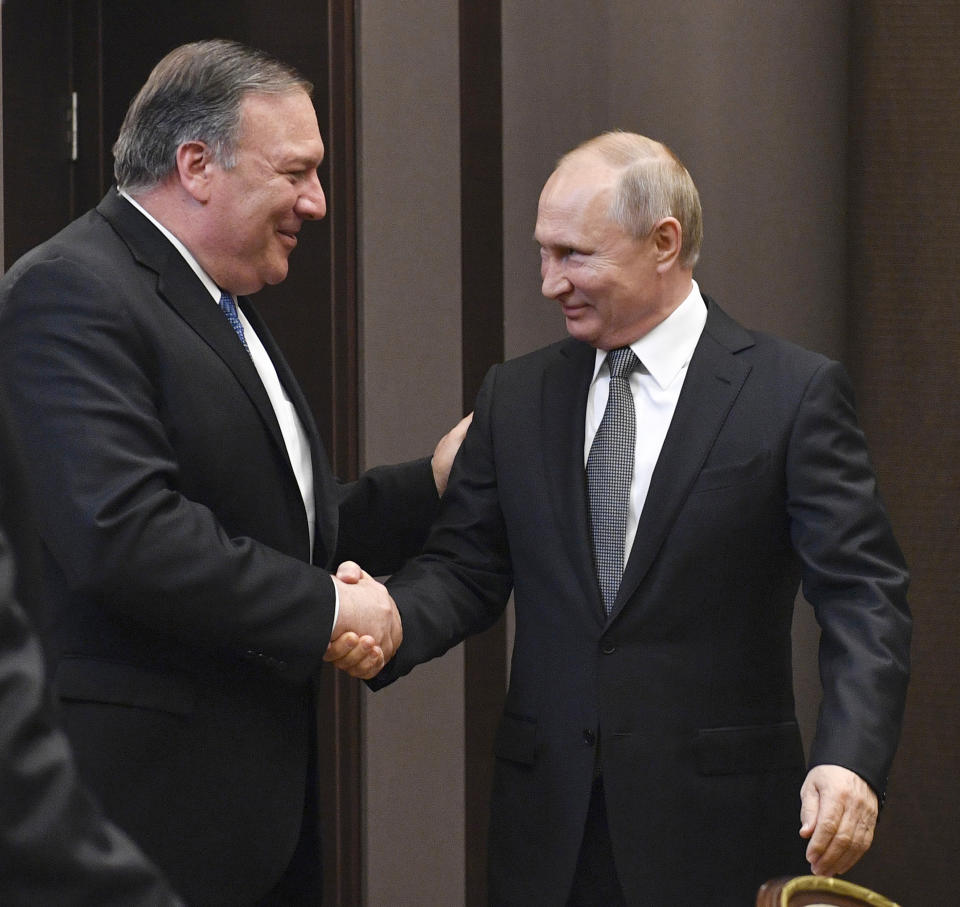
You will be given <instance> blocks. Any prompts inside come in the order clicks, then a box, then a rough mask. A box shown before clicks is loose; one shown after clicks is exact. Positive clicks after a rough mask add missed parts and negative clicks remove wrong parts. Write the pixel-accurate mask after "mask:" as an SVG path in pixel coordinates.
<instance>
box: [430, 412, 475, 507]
mask: <svg viewBox="0 0 960 907" xmlns="http://www.w3.org/2000/svg"><path fill="white" fill-rule="evenodd" d="M472 421H473V413H470V414H468V415H466V416H464V417H463V418H462V419H461V420H460V421H459V422H458V423H457V424H456V425H454V427H453V428H451V429H450V431H448V432H447V433H446V434H445V435H444V436H443V437H442V438H441V439H440V441H439V442H438V443H437V447H436V449H435V450H434V452H433V460H432V461H431V463H430V465H431V466H432V467H433V481H434V483H435V484H436V486H437V494H439V495H443V493H444V492H445V491H446V490H447V479H449V478H450V468H451V467H452V466H453V459H454V457H456V455H457V451H458V450H460V445H461V444H462V443H463V439H464V436H465V435H466V433H467V429H468V428H469V427H470V423H471V422H472Z"/></svg>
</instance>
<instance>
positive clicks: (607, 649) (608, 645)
mask: <svg viewBox="0 0 960 907" xmlns="http://www.w3.org/2000/svg"><path fill="white" fill-rule="evenodd" d="M601 651H602V652H603V654H604V655H613V653H614V652H616V651H617V647H616V646H615V645H614V644H613V643H612V642H605V643H604V644H603V649H602V650H601Z"/></svg>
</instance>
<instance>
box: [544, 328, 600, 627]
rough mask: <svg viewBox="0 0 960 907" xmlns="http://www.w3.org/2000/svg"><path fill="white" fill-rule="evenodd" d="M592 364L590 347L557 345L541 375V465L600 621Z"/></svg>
mask: <svg viewBox="0 0 960 907" xmlns="http://www.w3.org/2000/svg"><path fill="white" fill-rule="evenodd" d="M595 361H596V357H595V351H594V349H593V347H591V346H588V345H587V344H584V343H578V342H577V341H574V340H569V341H565V342H564V343H562V344H560V346H559V348H558V354H557V355H556V356H555V357H554V358H553V359H552V360H551V362H550V363H549V364H548V366H547V367H546V369H544V373H543V388H542V403H543V405H542V408H541V413H542V418H543V441H544V443H543V450H542V453H543V463H544V469H545V471H546V475H547V482H548V486H549V488H550V492H551V494H550V497H551V501H552V505H553V508H554V514H555V516H556V524H557V527H558V530H559V532H560V535H561V537H562V538H563V544H564V547H565V548H566V552H567V556H568V558H569V559H570V562H571V564H572V565H573V568H574V572H575V573H576V575H577V576H578V577H579V579H580V582H581V585H582V591H583V595H584V598H585V599H586V600H587V601H588V602H589V603H590V606H591V607H590V610H591V611H592V613H593V614H595V615H596V616H597V619H598V620H599V619H600V616H601V615H602V613H603V603H602V600H601V597H600V587H599V585H598V584H597V580H596V571H595V569H594V565H593V553H592V549H591V544H590V528H589V527H590V516H589V514H588V512H587V487H586V477H585V474H584V469H583V438H584V413H585V411H586V406H587V391H588V390H589V387H590V379H591V377H592V376H593V365H594V362H595Z"/></svg>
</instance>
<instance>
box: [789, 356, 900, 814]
mask: <svg viewBox="0 0 960 907" xmlns="http://www.w3.org/2000/svg"><path fill="white" fill-rule="evenodd" d="M787 486H788V510H789V514H790V517H791V526H792V530H791V531H792V536H793V543H794V547H795V549H796V550H797V552H798V553H799V555H800V557H801V560H802V564H803V593H804V596H805V598H806V599H807V601H809V602H810V603H811V604H812V606H813V607H814V609H815V612H816V616H817V621H818V623H819V624H820V628H821V639H820V677H821V683H822V686H823V700H822V704H821V708H820V714H819V719H818V723H817V731H816V735H815V739H814V741H813V745H812V749H811V757H810V761H811V764H812V765H817V764H826V763H829V764H835V765H842V766H844V767H846V768H849V769H851V770H853V771H855V772H857V773H858V774H859V775H861V777H863V778H864V779H865V780H866V781H867V782H868V783H869V784H870V785H871V786H872V787H873V788H874V790H875V791H876V792H877V793H878V795H879V796H880V797H881V799H882V798H883V795H884V792H885V789H886V781H887V774H888V772H889V770H890V764H891V762H892V760H893V754H894V750H895V749H896V745H897V742H898V740H899V736H900V727H901V722H902V716H903V710H904V704H905V699H906V687H907V680H908V676H909V647H910V635H911V619H910V612H909V608H908V605H907V586H908V581H909V575H908V572H907V567H906V564H905V563H904V559H903V555H902V554H901V552H900V549H899V548H898V546H897V543H896V541H895V539H894V537H893V532H892V529H891V526H890V522H889V520H888V518H887V515H886V513H885V512H884V508H883V506H882V504H881V502H880V498H879V496H878V493H877V487H876V481H875V478H874V472H873V469H872V467H871V464H870V461H869V457H868V454H867V448H866V443H865V440H864V437H863V434H862V432H861V430H860V428H859V427H858V425H857V421H856V415H855V411H854V403H853V392H852V388H851V386H850V382H849V380H848V378H847V376H846V374H845V373H844V371H843V369H842V368H841V367H840V366H839V365H837V364H836V363H829V364H826V365H824V366H823V367H821V369H820V370H819V371H818V372H817V373H816V374H815V375H814V377H813V378H812V380H811V381H810V383H809V386H808V388H807V391H806V393H805V395H804V398H803V400H802V402H801V405H800V409H799V412H798V415H797V419H796V422H795V426H794V429H793V432H792V434H791V439H790V447H789V453H788V461H787Z"/></svg>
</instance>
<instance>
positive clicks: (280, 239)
mask: <svg viewBox="0 0 960 907" xmlns="http://www.w3.org/2000/svg"><path fill="white" fill-rule="evenodd" d="M322 160H323V142H322V140H321V138H320V129H319V127H318V126H317V116H316V113H315V112H314V109H313V104H312V103H311V101H310V98H309V97H308V96H307V94H306V93H305V92H302V91H291V92H288V93H286V94H269V95H267V94H251V95H248V96H247V97H246V98H245V99H244V100H243V104H242V107H241V126H240V136H239V140H238V142H237V148H236V164H235V166H233V167H231V168H230V169H224V168H222V167H220V166H219V165H218V164H211V165H210V168H211V174H210V187H209V195H208V197H207V203H206V206H205V208H206V210H205V212H204V221H205V223H204V231H205V233H206V237H205V239H204V240H203V244H204V251H205V253H206V254H204V255H203V256H202V258H201V264H202V265H203V267H204V269H205V270H206V271H207V272H208V273H209V274H210V276H211V277H212V278H213V279H214V280H215V281H216V282H217V284H218V285H219V286H220V287H222V288H223V289H226V290H230V291H231V292H232V293H235V294H244V295H245V294H249V293H255V292H256V291H257V290H259V289H260V288H261V287H263V286H264V284H276V283H280V281H282V280H283V279H284V278H285V277H286V276H287V269H288V258H289V256H290V253H291V252H292V251H293V249H294V248H295V247H296V245H297V234H298V233H299V231H300V227H301V225H302V224H303V222H304V221H305V220H319V219H321V218H322V217H323V216H324V215H325V214H326V211H327V203H326V199H325V198H324V194H323V189H322V188H321V187H320V180H319V179H318V177H317V168H318V167H319V166H320V163H321V161H322ZM198 257H199V256H198Z"/></svg>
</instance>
